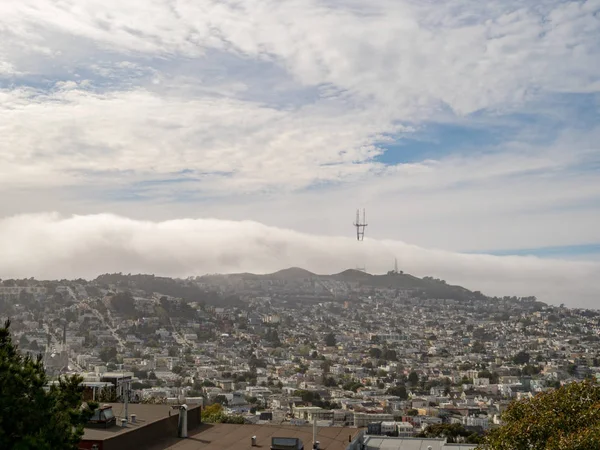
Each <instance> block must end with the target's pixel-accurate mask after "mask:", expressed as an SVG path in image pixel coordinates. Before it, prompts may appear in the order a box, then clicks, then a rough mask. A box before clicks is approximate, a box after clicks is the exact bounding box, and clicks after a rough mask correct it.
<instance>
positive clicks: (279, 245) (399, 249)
mask: <svg viewBox="0 0 600 450" xmlns="http://www.w3.org/2000/svg"><path fill="white" fill-rule="evenodd" d="M0 248H1V249H2V253H3V258H0V278H3V279H7V278H29V277H35V278H37V279H63V278H80V277H81V278H85V279H93V278H95V277H96V276H97V275H98V274H100V273H115V272H122V273H153V274H157V275H160V276H169V277H183V278H185V277H188V276H198V275H203V274H210V273H243V272H248V273H257V274H265V273H273V272H276V271H278V270H280V269H282V268H286V267H302V268H304V269H306V270H309V271H311V272H312V273H325V274H327V273H339V272H342V271H344V270H345V269H347V268H348V267H357V266H359V267H366V269H367V271H368V272H371V273H387V271H389V270H390V269H391V268H392V267H393V265H394V259H395V258H397V259H398V266H399V269H400V270H402V271H404V272H406V273H410V274H413V275H415V276H417V277H424V276H432V277H434V278H440V279H443V280H446V281H447V282H448V284H455V285H462V286H467V287H469V289H472V290H473V291H481V292H485V293H486V294H487V295H491V296H504V295H507V294H508V295H516V296H519V297H527V296H532V295H535V296H536V297H537V298H538V299H539V300H541V301H544V302H547V303H552V304H556V305H558V304H561V303H564V304H566V305H568V306H571V307H576V306H580V307H590V308H597V307H598V293H599V292H600V263H599V262H593V261H570V260H559V259H541V258H537V257H526V256H493V255H484V254H463V253H456V252H450V251H442V250H435V249H426V248H422V247H418V246H415V245H409V244H407V243H404V242H401V241H392V240H377V239H371V238H369V237H367V238H366V239H365V241H364V242H357V241H356V239H355V237H354V236H353V234H352V230H349V233H348V236H347V237H342V236H337V237H336V236H319V235H312V234H307V233H300V232H296V231H292V230H288V229H283V228H277V227H272V226H267V225H264V224H261V223H257V222H251V221H227V220H217V219H183V220H167V221H162V222H151V221H142V220H132V219H127V218H123V217H119V216H114V215H107V214H100V215H87V216H60V215H58V214H36V215H22V216H14V217H10V218H5V219H0ZM348 275H349V274H348V273H346V274H345V275H344V274H343V273H341V274H339V276H340V277H344V276H348ZM357 276H364V275H357ZM376 279H377V278H376Z"/></svg>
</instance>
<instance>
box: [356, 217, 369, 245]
mask: <svg viewBox="0 0 600 450" xmlns="http://www.w3.org/2000/svg"><path fill="white" fill-rule="evenodd" d="M367 225H368V224H367V220H366V214H365V210H364V209H363V216H362V221H361V220H360V210H359V209H357V210H356V222H354V226H355V227H356V240H357V241H362V240H364V238H365V227H366V226H367Z"/></svg>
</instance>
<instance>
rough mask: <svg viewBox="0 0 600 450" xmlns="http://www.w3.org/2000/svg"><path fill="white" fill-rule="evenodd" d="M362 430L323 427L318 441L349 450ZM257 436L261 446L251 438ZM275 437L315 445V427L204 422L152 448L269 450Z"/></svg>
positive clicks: (324, 445)
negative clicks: (184, 436)
mask: <svg viewBox="0 0 600 450" xmlns="http://www.w3.org/2000/svg"><path fill="white" fill-rule="evenodd" d="M359 431H360V429H358V428H346V427H328V428H319V429H318V433H317V440H318V441H319V442H320V443H321V448H322V449H323V450H345V449H346V447H348V444H349V440H348V437H350V438H351V439H354V437H355V436H356V435H357V434H358V432H359ZM252 436H256V444H257V447H252V446H251V442H250V438H251V437H252ZM271 437H291V438H300V439H302V441H303V443H304V448H305V449H310V448H312V427H309V426H302V427H300V426H291V425H289V426H285V425H282V426H275V425H233V424H224V423H222V424H204V425H201V426H200V427H198V428H196V429H195V430H190V432H189V437H188V438H187V439H178V438H170V439H166V440H164V441H162V442H160V443H157V445H156V446H153V447H150V448H149V449H148V450H167V449H174V450H256V449H257V448H259V449H260V448H262V449H263V450H264V449H268V448H270V446H271Z"/></svg>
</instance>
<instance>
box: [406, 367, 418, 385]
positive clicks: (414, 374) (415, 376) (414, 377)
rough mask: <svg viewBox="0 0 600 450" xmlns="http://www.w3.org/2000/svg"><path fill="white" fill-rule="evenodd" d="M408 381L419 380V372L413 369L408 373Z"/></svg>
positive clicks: (413, 382) (414, 381)
mask: <svg viewBox="0 0 600 450" xmlns="http://www.w3.org/2000/svg"><path fill="white" fill-rule="evenodd" d="M408 381H410V382H411V383H412V384H417V383H418V382H419V374H417V372H415V371H414V370H413V371H412V372H411V373H410V374H408Z"/></svg>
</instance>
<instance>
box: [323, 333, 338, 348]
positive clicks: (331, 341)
mask: <svg viewBox="0 0 600 450" xmlns="http://www.w3.org/2000/svg"><path fill="white" fill-rule="evenodd" d="M325 345H326V346H327V347H335V346H336V345H337V341H336V340H335V335H334V334H333V333H329V334H327V336H325Z"/></svg>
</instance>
